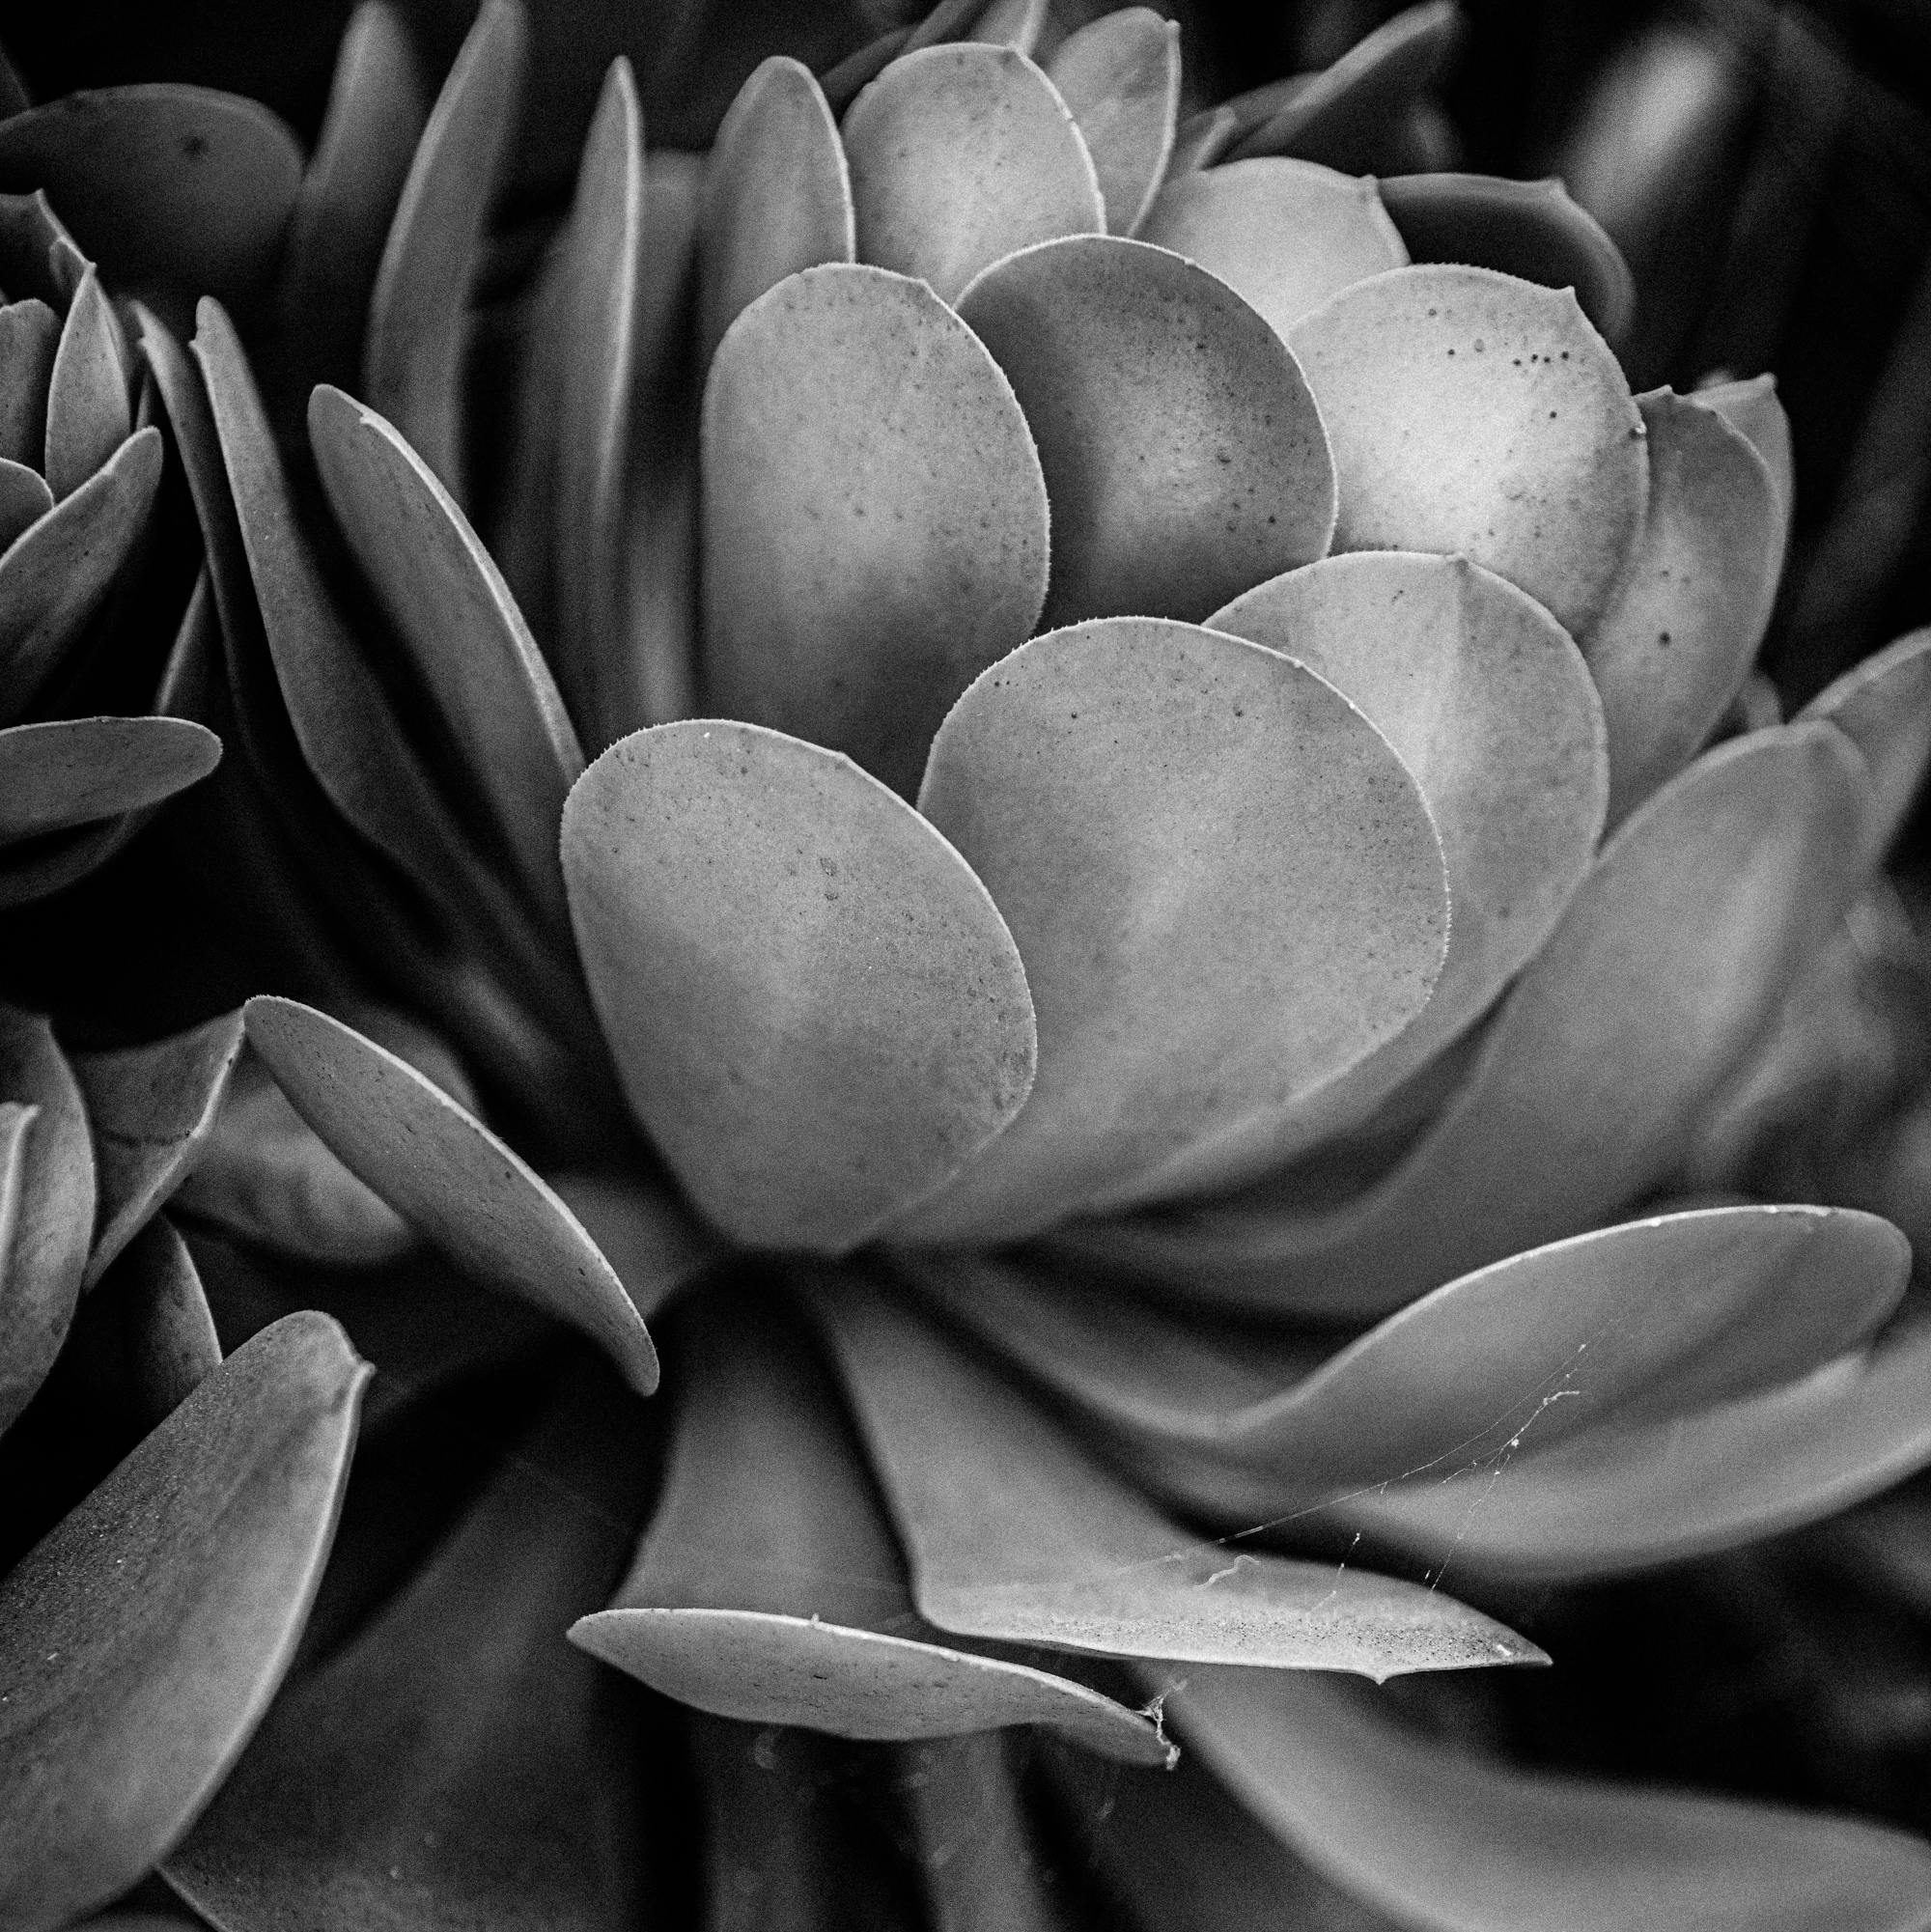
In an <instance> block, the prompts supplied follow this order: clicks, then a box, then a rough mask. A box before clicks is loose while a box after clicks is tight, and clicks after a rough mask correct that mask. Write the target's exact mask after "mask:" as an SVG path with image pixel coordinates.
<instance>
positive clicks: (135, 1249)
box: [103, 1215, 221, 1429]
mask: <svg viewBox="0 0 1931 1932" xmlns="http://www.w3.org/2000/svg"><path fill="white" fill-rule="evenodd" d="M103 1294H104V1295H105V1296H106V1297H107V1298H109V1299H110V1300H111V1301H112V1302H114V1303H115V1312H116V1313H117V1314H118V1316H119V1317H120V1319H121V1321H122V1322H123V1324H124V1325H125V1332H126V1352H127V1362H128V1366H129V1368H130V1369H131V1371H132V1375H131V1381H132V1384H133V1388H134V1394H135V1399H136V1400H137V1401H138V1402H139V1404H140V1406H141V1414H142V1418H143V1420H144V1421H145V1422H146V1423H147V1426H148V1427H149V1428H151V1429H153V1428H158V1427H159V1425H160V1424H161V1423H162V1422H164V1421H165V1420H166V1419H167V1418H168V1417H169V1416H170V1415H172V1414H174V1412H175V1411H176V1410H177V1409H179V1408H180V1407H181V1406H182V1403H183V1402H185V1401H186V1400H187V1399H188V1397H189V1396H190V1395H192V1394H193V1393H194V1391H195V1390H196V1389H197V1388H199V1387H200V1386H201V1385H202V1384H203V1383H204V1382H206V1381H207V1380H208V1378H209V1377H210V1375H212V1374H213V1373H214V1371H215V1370H216V1369H217V1368H219V1367H220V1366H221V1341H220V1337H219V1336H217V1335H216V1333H215V1331H214V1317H213V1315H212V1314H211V1313H210V1310H209V1306H208V1296H207V1294H206V1293H205V1292H204V1290H203V1288H202V1285H201V1276H200V1274H199V1273H197V1271H196V1269H195V1265H194V1257H193V1256H192V1255H191V1254H189V1253H188V1251H187V1244H186V1242H184V1241H183V1240H182V1238H181V1236H180V1235H179V1234H178V1233H176V1231H175V1228H174V1225H173V1223H172V1222H170V1221H169V1219H168V1218H167V1217H166V1216H165V1215H157V1216H156V1217H155V1218H154V1219H153V1220H151V1221H150V1222H149V1223H148V1224H147V1226H146V1227H144V1228H143V1229H142V1230H141V1232H140V1233H139V1234H137V1235H136V1236H135V1237H134V1238H133V1240H132V1241H131V1242H129V1243H128V1245H127V1246H126V1250H125V1251H124V1253H123V1254H122V1256H121V1262H120V1266H119V1268H118V1270H117V1272H116V1273H115V1274H113V1275H112V1276H111V1277H110V1279H109V1280H108V1282H107V1284H106V1286H105V1288H104V1290H103Z"/></svg>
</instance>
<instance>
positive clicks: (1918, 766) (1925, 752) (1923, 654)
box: [1798, 627, 1931, 864]
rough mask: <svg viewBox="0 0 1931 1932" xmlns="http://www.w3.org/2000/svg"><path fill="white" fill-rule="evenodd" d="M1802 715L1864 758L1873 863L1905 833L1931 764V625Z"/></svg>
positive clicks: (1825, 693)
mask: <svg viewBox="0 0 1931 1932" xmlns="http://www.w3.org/2000/svg"><path fill="white" fill-rule="evenodd" d="M1798 718H1799V720H1800V721H1802V720H1804V719H1807V718H1822V719H1824V720H1826V721H1827V722H1828V723H1831V724H1833V725H1835V726H1836V727H1837V729H1838V730H1839V731H1841V732H1842V733H1844V735H1845V736H1846V737H1847V738H1849V740H1850V741H1851V742H1852V743H1853V744H1855V745H1856V746H1857V747H1858V749H1859V750H1860V751H1861V752H1862V753H1863V759H1864V766H1865V769H1866V770H1868V771H1869V773H1870V780H1871V787H1872V790H1873V791H1874V793H1875V794H1876V802H1875V809H1874V810H1873V812H1872V814H1871V817H1870V822H1869V835H1868V837H1869V842H1868V847H1867V852H1868V857H1867V859H1866V863H1867V864H1868V863H1874V862H1875V861H1876V860H1877V859H1879V858H1881V857H1883V855H1884V854H1886V853H1887V852H1889V850H1890V847H1891V844H1892V842H1893V841H1894V840H1895V839H1896V837H1897V835H1898V833H1899V832H1900V831H1901V830H1902V829H1903V828H1904V822H1905V820H1906V818H1907V817H1909V816H1910V812H1911V807H1912V805H1913V804H1914V803H1915V802H1916V801H1917V794H1918V791H1919V789H1920V788H1921V787H1922V785H1923V783H1924V770H1925V766H1926V765H1927V763H1931V627H1927V628H1926V629H1924V630H1913V631H1910V632H1908V633H1907V634H1906V635H1904V636H1902V637H1899V638H1897V639H1896V640H1895V641H1894V642H1892V643H1890V644H1888V645H1886V646H1885V648H1884V649H1883V650H1882V651H1876V652H1873V653H1872V654H1871V656H1870V657H1868V658H1865V659H1864V660H1863V662H1862V663H1861V664H1854V665H1852V667H1851V668H1850V669H1849V670H1848V671H1846V672H1845V673H1844V674H1843V675H1842V676H1841V677H1840V678H1838V679H1836V680H1835V681H1834V682H1833V683H1832V684H1830V685H1828V686H1826V687H1825V688H1824V689H1823V690H1821V691H1819V692H1818V693H1817V695H1816V696H1815V697H1814V698H1812V699H1811V700H1810V702H1809V703H1808V704H1807V705H1805V707H1804V709H1803V710H1802V711H1801V712H1800V713H1798Z"/></svg>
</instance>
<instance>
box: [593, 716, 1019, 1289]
mask: <svg viewBox="0 0 1931 1932" xmlns="http://www.w3.org/2000/svg"><path fill="white" fill-rule="evenodd" d="M563 863H564V877H565V880H566V881H567V882H568V884H569V887H570V901H571V916H572V919H573V921H574V925H575V929H576V938H577V949H578V951H579V953H580V954H581V955H582V959H583V965H584V971H585V973H586V975H587V976H588V979H589V982H590V988H591V994H592V996H593V998H594V999H595V1001H596V1004H597V1010H598V1013H599V1014H600V1016H601V1017H602V1022H603V1030H604V1033H605V1035H606V1036H607V1037H608V1039H609V1042H610V1050H611V1052H612V1054H613V1055H614V1056H615V1059H616V1064H617V1069H618V1073H619V1076H620V1078H622V1080H623V1083H624V1090H625V1093H626V1095H627V1096H628V1098H629V1100H630V1106H631V1109H632V1110H633V1111H634V1112H635V1114H636V1116H637V1118H638V1119H639V1120H640V1121H642V1122H643V1124H644V1125H645V1127H646V1128H647V1129H648V1130H649V1132H650V1134H651V1138H652V1140H653V1141H654V1143H655V1144H656V1145H657V1146H658V1148H660V1149H661V1150H662V1152H663V1154H664V1158H665V1159H666V1160H667V1161H668V1162H670V1164H671V1166H672V1167H673V1168H674V1169H675V1170H676V1171H677V1174H678V1177H679V1179H680V1180H682V1181H683V1183H684V1185H685V1187H686V1190H688V1192H689V1194H690V1196H691V1198H692V1199H693V1200H694V1201H695V1202H696V1204H697V1205H698V1207H699V1208H700V1209H702V1210H703V1212H704V1213H705V1214H706V1215H708V1216H709V1217H710V1218H711V1219H712V1220H713V1221H714V1222H715V1223H716V1224H717V1225H718V1226H719V1227H721V1228H723V1229H724V1230H725V1231H726V1232H727V1233H729V1234H731V1235H733V1236H735V1237H736V1238H737V1239H739V1240H740V1241H742V1242H747V1243H749V1244H751V1245H752V1246H765V1247H802V1248H810V1249H816V1250H824V1251H831V1252H838V1251H842V1250H844V1249H847V1248H850V1247H853V1246H856V1245H857V1244H858V1243H860V1242H862V1241H863V1240H865V1239H866V1237H867V1236H869V1235H870V1234H871V1233H873V1232H874V1231H875V1230H876V1229H877V1227H878V1226H879V1225H880V1223H881V1222H882V1220H883V1219H884V1218H886V1217H887V1216H889V1215H891V1214H892V1213H894V1212H895V1211H898V1210H901V1209H903V1208H904V1207H905V1206H906V1205H908V1204H909V1203H910V1202H911V1201H913V1200H916V1199H917V1198H919V1197H920V1196H922V1195H923V1194H925V1193H926V1192H928V1191H929V1190H931V1189H933V1188H934V1187H936V1186H938V1184H939V1183H941V1182H943V1181H944V1180H945V1179H947V1178H948V1177H949V1176H950V1175H951V1174H952V1173H953V1172H955V1171H956V1170H957V1169H958V1167H959V1166H960V1164H961V1163H962V1162H965V1160H967V1159H968V1158H969V1157H970V1156H971V1155H972V1154H973V1152H974V1151H975V1150H977V1149H978V1148H979V1147H980V1146H981V1145H983V1144H984V1142H985V1141H986V1140H987V1139H988V1138H989V1137H990V1136H991V1135H993V1134H997V1133H998V1131H999V1130H1000V1129H1001V1128H1002V1127H1004V1126H1005V1124H1006V1123H1007V1122H1008V1121H1009V1120H1010V1119H1011V1118H1012V1116H1013V1114H1014V1112H1015V1111H1016V1109H1017V1108H1018V1107H1019V1106H1020V1105H1021V1102H1022V1101H1023V1100H1024V1098H1025V1095H1026V1091H1027V1089H1028V1087H1029V1086H1030V1085H1031V1081H1032V1073H1033V1054H1034V1031H1033V1013H1032V1001H1031V999H1030V997H1029V996H1028V994H1027V991H1026V980H1025V973H1024V970H1023V968H1022V967H1021V965H1020V956H1019V953H1018V952H1017V951H1016V950H1015V948H1014V945H1013V940H1012V936H1011V934H1010V933H1008V931H1007V930H1006V925H1005V922H1004V921H1003V920H1002V919H1001V918H1000V916H999V913H998V911H997V910H996V909H995V908H994V907H993V902H992V900H991V899H990V898H989V897H988V896H987V893H986V889H985V887H984V886H983V885H981V884H980V882H979V881H978V880H977V879H976V878H975V877H974V876H973V874H972V872H971V870H970V868H969V867H968V866H967V865H966V864H965V862H964V861H963V860H962V859H961V858H960V856H959V854H958V853H957V852H955V851H954V850H953V849H952V847H951V846H949V845H947V844H946V842H945V840H944V839H943V838H941V837H940V836H939V835H938V833H937V832H936V831H935V830H934V829H933V828H932V826H930V825H929V824H928V823H927V822H926V821H925V820H924V819H922V818H920V817H919V816H918V814H917V813H915V812H913V811H912V810H911V809H910V807H909V806H908V805H906V804H905V803H904V802H903V801H902V800H900V799H899V798H894V797H893V796H892V794H891V793H889V792H887V791H886V790H885V788H884V787H883V786H882V785H881V784H879V783H878V782H877V781H876V780H874V779H871V778H868V777H867V776H866V775H865V774H864V773H863V772H862V771H860V770H858V769H857V768H856V767H855V766H854V765H853V764H851V763H850V761H849V760H847V759H844V758H841V757H839V756H838V755H836V754H835V753H833V752H829V751H824V750H821V749H820V748H819V747H818V746H816V745H811V744H805V743H801V742H798V740H795V739H788V738H783V737H780V736H779V735H778V734H777V733H775V732H770V731H765V730H763V729H761V728H759V727H758V726H755V725H747V724H735V723H727V722H721V721H720V722H705V721H692V722H688V723H685V724H672V725H660V726H658V727H657V728H656V729H654V730H651V731H643V732H638V733H636V734H635V735H634V736H632V737H630V738H627V739H625V740H623V741H622V742H620V743H618V744H615V745H613V746H612V747H611V748H610V749H609V750H608V751H606V752H605V753H604V754H603V756H602V758H600V759H599V760H598V761H597V762H596V764H594V765H593V766H592V767H591V768H590V770H588V771H587V772H586V773H585V774H584V776H583V777H582V779H581V780H580V781H579V782H578V784H577V786H576V789H575V790H574V792H572V794H571V796H570V803H569V805H568V806H567V807H566V809H565V812H564V821H563Z"/></svg>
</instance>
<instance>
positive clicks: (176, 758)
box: [0, 717, 221, 845]
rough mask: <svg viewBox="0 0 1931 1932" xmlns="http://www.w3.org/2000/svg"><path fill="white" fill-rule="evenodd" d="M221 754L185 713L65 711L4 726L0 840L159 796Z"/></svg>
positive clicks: (136, 806)
mask: <svg viewBox="0 0 1931 1932" xmlns="http://www.w3.org/2000/svg"><path fill="white" fill-rule="evenodd" d="M220 758H221V741H220V740H219V739H218V738H216V737H215V735H214V734H213V733H212V732H211V731H207V730H204V729H203V728H202V727H201V726H200V725H198V724H190V723H189V722H188V721H187V720H186V719H185V718H179V717H65V718H54V719H51V720H49V721H48V722H47V723H45V724H16V725H13V726H11V727H9V728H7V729H5V730H0V845H5V844H7V843H9V842H10V841H12V840H14V839H22V838H35V837H38V836H40V835H41V834H42V833H43V832H52V831H65V830H66V829H68V827H70V826H84V825H88V824H91V823H92V822H94V821H95V820H97V819H105V818H113V817H116V816H118V815H119V814H120V813H122V812H133V811H139V810H140V809H141V808H142V807H143V806H146V805H155V804H158V803H159V802H160V801H161V800H162V799H163V798H172V797H173V796H174V795H175V794H176V793H177V792H179V791H182V790H183V789H184V788H185V787H187V786H189V785H192V784H194V783H195V782H196V781H197V780H198V779H201V778H205V777H207V776H208V774H209V773H210V771H212V770H214V768H215V766H216V764H217V763H218V762H219V761H220Z"/></svg>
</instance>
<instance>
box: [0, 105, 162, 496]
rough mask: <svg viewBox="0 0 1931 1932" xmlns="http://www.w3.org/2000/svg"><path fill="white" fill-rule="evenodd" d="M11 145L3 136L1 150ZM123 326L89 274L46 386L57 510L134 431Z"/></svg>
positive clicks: (49, 468)
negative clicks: (123, 346) (129, 401)
mask: <svg viewBox="0 0 1931 1932" xmlns="http://www.w3.org/2000/svg"><path fill="white" fill-rule="evenodd" d="M5 138H6V135H5V129H4V128H0V143H4V141H5ZM133 427H134V420H133V412H132V410H131V408H130V407H129V404H128V396H127V362H126V355H125V353H124V351H123V348H122V342H121V324H120V323H119V322H117V321H116V320H115V318H114V311H113V310H112V309H111V308H110V307H109V306H108V303H107V297H106V296H105V295H104V294H102V293H101V290H100V277H99V276H98V274H97V273H96V272H95V270H94V269H92V268H90V269H89V270H88V271H87V273H86V274H85V275H83V276H82V277H81V278H80V287H79V288H77V289H76V290H75V291H74V292H73V299H72V300H71V301H70V302H69V304H68V310H67V320H66V322H63V323H62V324H61V334H60V343H59V345H58V347H57V348H56V350H55V351H54V366H53V373H52V375H51V377H50V378H48V382H47V426H46V439H47V440H46V461H45V462H44V463H43V464H42V471H43V473H44V474H45V476H46V479H47V488H48V489H49V490H52V492H53V495H54V500H55V502H59V501H60V500H61V499H62V498H64V497H68V496H71V495H72V494H73V492H74V491H75V490H78V489H79V488H80V486H81V485H82V484H83V483H85V482H86V481H87V479H88V478H89V477H90V476H92V475H93V474H94V472H95V471H96V470H98V469H99V468H100V467H101V466H102V465H103V464H104V463H105V462H107V461H108V459H109V458H110V457H112V456H113V454H114V452H115V451H116V450H118V449H119V448H120V447H121V445H122V444H123V443H124V442H126V440H127V437H128V434H129V433H130V432H131V431H132V430H133Z"/></svg>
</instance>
